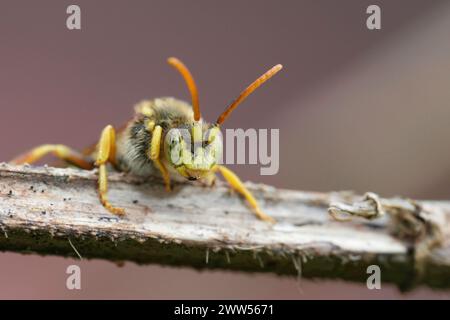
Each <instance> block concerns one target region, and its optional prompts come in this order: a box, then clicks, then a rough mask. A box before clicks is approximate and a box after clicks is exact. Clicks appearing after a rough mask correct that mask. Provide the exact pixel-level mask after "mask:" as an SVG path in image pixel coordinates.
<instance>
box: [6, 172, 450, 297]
mask: <svg viewBox="0 0 450 320" xmlns="http://www.w3.org/2000/svg"><path fill="white" fill-rule="evenodd" d="M96 179H97V176H96V171H80V170H74V169H57V168H46V167H29V166H10V165H7V164H2V165H0V199H1V201H0V227H1V228H2V230H3V231H4V232H7V233H8V238H6V237H1V238H0V249H1V250H8V251H15V252H27V253H28V252H36V253H40V254H52V255H61V256H74V255H76V253H75V252H74V249H73V248H72V246H71V245H70V243H69V241H68V239H69V238H71V239H74V238H78V241H77V248H78V249H79V250H80V252H82V253H83V258H104V259H108V260H112V261H134V262H137V263H142V264H143V263H158V264H164V265H173V266H190V267H194V268H197V269H203V268H220V269H228V270H239V271H251V272H272V273H276V274H285V275H294V276H295V275H297V274H298V272H299V271H298V269H299V266H300V264H301V274H302V277H308V278H311V277H314V278H341V279H349V280H356V281H366V279H367V277H368V274H367V273H366V270H367V267H368V266H369V265H371V264H377V265H379V266H380V268H381V270H382V280H383V281H389V282H393V283H396V284H398V285H399V286H400V287H401V288H408V287H410V286H411V285H413V284H418V283H422V284H427V285H429V286H432V287H441V288H445V287H450V245H449V239H450V230H449V229H450V228H449V223H448V221H449V219H450V202H432V201H421V202H414V203H416V204H418V205H419V206H418V207H414V206H412V202H410V201H407V200H404V199H380V201H381V202H380V203H381V204H383V205H384V206H383V207H382V208H381V209H382V210H386V203H391V204H395V203H396V204H397V205H398V204H399V203H400V204H401V205H400V208H402V206H407V208H416V209H417V208H420V210H419V211H420V212H418V213H417V214H418V215H419V216H420V217H422V218H423V217H426V219H427V221H431V220H432V221H433V224H432V225H433V227H434V228H437V230H438V233H439V234H440V235H441V236H442V239H441V240H442V241H440V242H439V246H434V247H433V246H431V247H429V248H430V250H429V251H427V252H426V255H425V256H424V257H423V259H422V258H421V259H422V260H421V263H423V270H422V273H421V274H420V278H418V276H417V275H418V272H417V259H416V258H417V257H416V252H417V250H415V249H417V248H418V245H419V243H418V242H417V239H418V238H414V237H412V238H411V237H404V236H400V235H399V234H394V233H393V232H392V225H393V223H394V224H395V223H398V221H397V222H395V219H394V218H393V217H392V215H386V216H385V217H383V218H381V219H376V220H371V221H366V220H364V219H354V220H352V221H350V222H348V223H339V222H336V221H334V220H333V219H330V216H329V215H328V212H327V210H328V208H329V206H330V203H335V204H336V203H337V204H341V205H347V206H349V208H351V207H352V204H353V203H355V202H359V201H362V200H363V198H361V197H360V196H357V195H354V194H351V193H343V192H342V193H313V192H300V191H290V190H280V189H276V188H273V187H269V186H266V185H255V184H251V183H247V185H248V186H249V188H250V189H251V190H253V191H254V193H255V195H256V196H257V198H259V200H260V201H261V203H262V207H263V209H264V211H265V212H267V213H268V214H270V215H271V216H273V217H274V218H275V219H276V220H277V224H275V225H270V224H267V223H265V222H262V221H259V220H258V219H257V218H256V217H255V216H254V215H253V214H252V213H251V211H250V210H249V209H248V207H247V206H246V205H245V203H244V202H243V201H242V199H240V198H238V197H237V196H236V195H230V194H229V192H228V188H227V187H226V186H225V185H223V184H221V183H219V184H218V185H217V186H216V187H214V188H206V187H203V186H201V185H199V184H191V183H186V184H177V185H175V186H174V191H173V192H172V193H166V192H165V191H164V188H163V187H162V185H161V182H160V181H159V180H158V179H152V180H151V181H142V180H140V179H136V178H133V177H130V176H127V175H124V174H119V173H117V174H112V175H111V177H110V192H109V196H110V199H111V201H112V202H113V203H114V204H115V205H117V206H121V207H124V208H126V211H127V214H126V216H125V217H123V218H118V217H116V216H113V215H111V214H110V213H109V212H108V211H106V210H105V209H104V208H103V207H102V206H101V204H100V202H99V201H98V198H97V192H96ZM366 204H367V203H366ZM332 208H333V207H332ZM334 208H336V207H334ZM368 208H372V209H373V207H371V206H368ZM341 209H342V207H341ZM381 209H380V210H381ZM397 209H398V207H397ZM416 209H415V210H416ZM388 211H389V210H388ZM391 211H392V210H391ZM397 211H398V212H397V213H398V214H399V215H398V216H400V214H401V213H402V212H403V213H405V214H406V216H410V214H411V211H402V210H397ZM205 252H207V253H208V257H206V260H207V261H205ZM254 252H256V253H255V256H256V257H257V259H255V258H254ZM211 253H213V256H211ZM293 261H294V262H295V263H293ZM299 263H300V264H299ZM418 279H419V281H417V280H418Z"/></svg>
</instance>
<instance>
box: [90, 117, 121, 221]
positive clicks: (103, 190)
mask: <svg viewBox="0 0 450 320" xmlns="http://www.w3.org/2000/svg"><path fill="white" fill-rule="evenodd" d="M107 163H111V164H112V165H115V164H116V133H115V131H114V128H113V127H112V126H111V125H109V126H107V127H106V128H105V129H103V131H102V134H101V136H100V141H99V143H98V153H97V160H96V161H95V165H96V166H97V167H98V194H99V197H100V202H101V203H102V205H103V206H104V207H105V208H106V209H108V211H110V212H111V213H114V214H116V215H119V216H120V215H123V214H124V213H125V210H124V209H122V208H116V207H114V206H113V205H112V204H111V203H110V202H109V200H108V195H107V193H108V172H107V169H106V165H107Z"/></svg>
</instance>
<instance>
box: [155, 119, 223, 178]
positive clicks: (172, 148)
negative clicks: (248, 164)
mask: <svg viewBox="0 0 450 320" xmlns="http://www.w3.org/2000/svg"><path fill="white" fill-rule="evenodd" d="M222 145H223V142H222V133H221V132H220V129H219V127H218V126H215V125H213V126H210V125H203V124H202V123H200V122H194V123H192V124H191V125H189V126H186V127H185V128H172V129H170V130H169V132H168V133H167V135H166V136H165V139H164V152H165V156H166V157H165V158H166V159H167V161H168V162H169V164H170V165H171V166H172V167H173V168H175V169H176V170H177V171H178V173H180V174H181V175H182V176H183V177H185V178H187V179H189V180H197V179H200V178H202V177H204V176H206V175H207V174H208V173H209V172H211V170H212V169H213V168H214V166H215V165H217V164H218V163H219V160H220V159H221V155H222Z"/></svg>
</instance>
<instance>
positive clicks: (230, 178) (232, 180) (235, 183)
mask: <svg viewBox="0 0 450 320" xmlns="http://www.w3.org/2000/svg"><path fill="white" fill-rule="evenodd" d="M215 170H218V171H220V173H221V174H222V176H223V177H224V178H225V180H227V182H228V183H229V184H230V186H231V187H232V188H233V189H234V190H236V191H237V192H239V193H240V194H241V195H242V196H243V197H244V198H245V199H246V200H247V202H248V203H249V204H250V206H251V207H252V209H253V211H254V212H255V214H256V216H257V217H258V218H259V219H261V220H264V221H267V222H270V223H275V219H274V218H272V217H270V216H268V215H267V214H265V213H264V212H262V211H261V209H260V207H259V205H258V202H257V201H256V199H255V197H253V195H252V194H251V193H250V191H249V190H248V189H247V187H246V186H245V185H244V184H243V183H242V181H241V179H239V177H238V176H237V175H236V174H235V173H234V172H233V171H231V170H230V169H228V168H226V167H224V166H220V165H218V166H216V169H215Z"/></svg>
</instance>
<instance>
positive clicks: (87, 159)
mask: <svg viewBox="0 0 450 320" xmlns="http://www.w3.org/2000/svg"><path fill="white" fill-rule="evenodd" d="M167 62H168V63H169V65H171V66H172V67H174V68H175V69H176V70H177V71H178V72H179V73H180V74H181V76H182V77H183V78H184V81H185V82H186V84H187V87H188V90H189V92H190V95H191V101H192V105H190V104H189V103H187V102H184V101H181V100H178V99H175V98H170V97H164V98H157V99H153V100H144V101H141V102H139V103H138V104H137V105H136V106H135V108H134V110H135V114H134V117H133V118H132V119H131V120H130V121H128V122H127V123H126V125H125V126H123V127H122V128H121V129H120V130H117V131H116V130H115V129H114V127H113V126H112V125H108V126H106V127H105V128H104V129H103V131H102V132H101V135H100V139H99V142H98V143H97V144H96V145H95V146H94V147H93V148H90V149H91V150H89V151H88V152H85V153H82V152H78V151H75V150H73V149H72V148H69V147H67V146H65V145H60V144H44V145H41V146H38V147H36V148H34V149H32V150H31V151H29V152H27V153H25V154H23V155H21V156H19V157H17V158H15V159H14V160H12V161H11V163H13V164H24V163H28V164H32V163H34V162H36V161H38V160H40V159H41V158H43V157H44V156H46V155H47V154H53V155H54V156H56V157H57V158H59V159H61V160H63V161H64V162H66V163H68V164H71V165H74V166H76V167H79V168H81V169H86V170H92V169H94V168H96V167H97V168H98V195H99V199H100V202H101V203H102V205H103V206H104V207H105V208H106V209H107V210H108V211H110V212H111V213H113V214H115V215H119V216H121V215H123V214H124V213H125V210H124V209H123V208H119V207H115V206H113V205H112V204H111V202H110V201H109V199H108V171H107V170H108V168H109V167H110V166H112V167H113V168H114V169H115V170H117V171H120V172H128V173H130V174H132V175H136V176H140V177H149V176H154V175H160V176H161V177H162V179H163V181H164V184H165V189H166V190H167V191H170V190H171V178H174V179H180V178H181V179H188V180H200V181H202V182H205V183H206V184H208V185H212V184H213V183H214V180H215V177H216V174H217V173H220V174H221V175H222V176H223V177H224V179H225V180H226V181H227V182H228V183H229V185H230V186H231V188H232V189H234V190H235V191H237V192H238V193H239V194H241V195H242V196H243V197H244V198H245V199H246V200H247V202H248V204H249V205H250V207H251V209H252V210H253V212H254V213H255V214H256V216H257V217H258V218H259V219H261V220H264V221H267V222H272V223H273V222H275V220H274V219H273V218H272V217H270V216H269V215H267V214H265V213H264V212H263V211H262V210H261V209H260V206H259V205H258V203H257V201H256V199H255V197H254V196H253V195H252V193H251V192H250V191H249V190H248V189H247V188H246V187H245V185H244V184H243V183H242V181H241V180H240V179H239V177H238V176H237V175H236V174H235V173H233V172H232V171H231V170H230V169H228V168H226V167H225V166H223V165H221V164H219V163H218V161H217V160H218V157H217V155H218V154H220V153H221V152H222V148H223V143H222V140H221V132H220V126H221V125H222V124H223V123H224V121H225V120H226V119H227V118H228V116H229V115H230V114H231V112H232V111H233V110H234V109H236V107H237V106H238V105H239V104H240V103H241V102H242V101H244V100H245V99H246V98H247V97H248V96H249V95H250V94H251V93H252V92H253V91H255V90H256V89H257V88H258V87H259V86H261V85H262V84H263V83H264V82H266V81H267V80H269V79H270V78H271V77H273V76H274V75H275V74H276V73H277V72H278V71H280V70H281V69H282V66H281V65H280V64H278V65H276V66H274V67H272V68H271V69H270V70H268V71H267V72H265V73H264V74H263V75H262V76H260V77H259V78H258V79H256V80H255V81H254V82H252V83H251V84H250V85H249V86H248V87H247V88H246V89H245V90H244V91H242V92H241V93H240V95H239V96H238V97H237V98H236V99H235V100H234V101H233V102H232V103H231V104H230V105H229V106H228V107H227V108H226V109H225V111H224V112H223V113H222V114H221V115H220V116H219V117H218V118H217V120H216V122H215V123H213V124H209V123H204V122H203V119H202V117H201V114H200V105H199V97H198V91H197V86H196V84H195V81H194V78H193V77H192V75H191V73H190V71H189V70H188V68H187V67H186V66H185V65H184V64H183V63H182V62H181V61H180V60H178V59H177V58H173V57H172V58H169V59H168V60H167ZM172 129H182V130H184V131H183V132H188V133H190V135H188V136H186V134H181V133H180V131H176V130H175V131H173V130H172ZM173 155H176V157H174V156H173Z"/></svg>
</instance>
